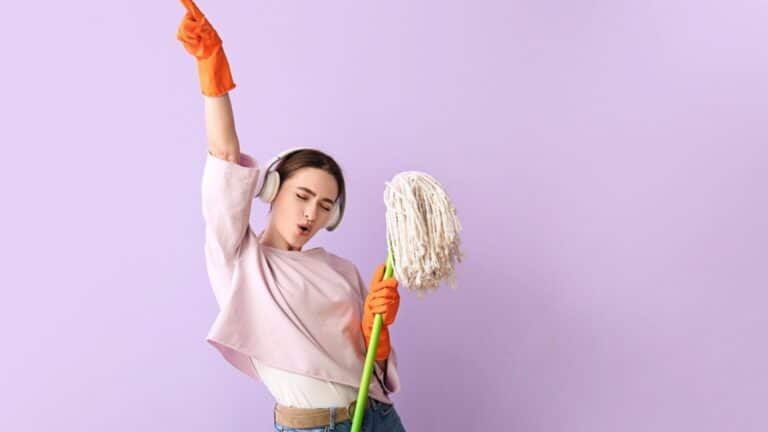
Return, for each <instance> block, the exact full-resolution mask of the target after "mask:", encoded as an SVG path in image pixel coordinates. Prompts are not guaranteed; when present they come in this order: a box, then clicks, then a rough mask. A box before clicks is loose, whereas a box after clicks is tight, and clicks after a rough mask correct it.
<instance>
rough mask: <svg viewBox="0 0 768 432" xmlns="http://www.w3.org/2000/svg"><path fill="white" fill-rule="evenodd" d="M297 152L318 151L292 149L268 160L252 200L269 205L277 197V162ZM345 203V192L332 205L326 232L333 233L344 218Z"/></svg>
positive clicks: (304, 148) (278, 187) (278, 185)
mask: <svg viewBox="0 0 768 432" xmlns="http://www.w3.org/2000/svg"><path fill="white" fill-rule="evenodd" d="M299 150H315V151H320V150H318V149H314V148H311V147H294V148H291V149H288V150H285V151H283V152H281V153H280V154H279V155H277V156H275V157H274V158H272V159H270V161H269V162H268V163H267V166H266V168H265V169H264V170H262V173H261V174H259V177H261V179H262V181H261V186H259V187H257V188H256V194H255V195H254V197H253V198H254V199H256V197H259V199H261V200H262V201H264V202H265V203H271V202H272V200H274V199H275V196H277V191H278V190H279V189H280V173H279V172H277V168H278V167H279V166H280V164H279V162H281V161H282V160H284V159H287V158H288V157H289V156H290V155H292V154H293V153H295V152H297V151H299ZM346 201H347V199H346V192H342V194H341V196H340V197H339V198H338V199H337V200H336V202H335V203H334V204H333V208H332V209H331V217H330V219H329V220H328V224H327V225H326V226H325V229H327V230H328V231H333V230H335V229H336V227H338V226H339V224H340V223H341V218H342V217H343V216H344V205H345V203H346Z"/></svg>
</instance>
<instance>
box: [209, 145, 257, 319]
mask: <svg viewBox="0 0 768 432" xmlns="http://www.w3.org/2000/svg"><path fill="white" fill-rule="evenodd" d="M258 177H259V167H258V164H257V162H256V161H255V160H254V159H253V158H252V157H251V156H250V155H248V154H245V153H240V163H239V164H237V163H234V162H230V161H227V160H224V159H220V158H218V157H216V156H214V155H212V154H211V153H210V152H208V154H207V156H206V160H205V168H204V170H203V179H202V211H203V220H204V221H205V256H206V263H207V265H208V272H209V277H210V278H211V283H212V285H213V290H214V294H215V295H216V299H217V301H218V302H219V304H220V305H221V304H222V301H223V300H224V299H225V295H226V292H225V291H226V290H227V289H229V282H230V281H231V276H232V269H233V265H234V262H235V258H236V257H237V255H238V252H239V248H240V243H241V242H242V240H243V238H244V237H245V234H246V232H247V228H248V224H249V218H250V213H251V205H252V201H253V196H254V193H255V188H256V182H257V181H258Z"/></svg>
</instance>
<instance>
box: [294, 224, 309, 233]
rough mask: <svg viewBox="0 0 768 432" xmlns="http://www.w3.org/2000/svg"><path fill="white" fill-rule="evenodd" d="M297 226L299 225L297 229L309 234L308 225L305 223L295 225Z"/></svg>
mask: <svg viewBox="0 0 768 432" xmlns="http://www.w3.org/2000/svg"><path fill="white" fill-rule="evenodd" d="M297 226H298V227H299V231H300V232H301V233H302V234H309V231H310V230H309V227H308V226H305V225H297Z"/></svg>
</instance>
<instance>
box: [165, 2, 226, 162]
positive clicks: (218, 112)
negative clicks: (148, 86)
mask: <svg viewBox="0 0 768 432" xmlns="http://www.w3.org/2000/svg"><path fill="white" fill-rule="evenodd" d="M181 3H182V5H183V6H184V8H185V9H186V14H185V15H184V18H183V19H182V21H181V25H179V29H178V32H177V34H176V38H177V39H178V40H180V41H181V42H182V44H183V45H184V48H185V49H186V50H187V52H189V53H190V54H192V55H193V56H194V57H195V58H196V59H197V71H198V77H199V79H200V88H201V90H202V93H203V95H204V100H205V127H206V135H207V138H208V152H209V153H210V154H212V155H213V156H216V157H218V158H220V159H224V160H228V161H231V162H235V163H239V162H240V144H239V142H238V140H237V132H236V131H235V121H234V116H233V114H232V103H231V101H230V99H229V91H230V90H232V89H233V88H235V83H234V81H233V80H232V72H231V71H230V69H229V62H228V61H227V57H226V55H225V54H224V47H223V43H222V40H221V38H220V37H219V35H218V33H217V32H216V30H215V29H214V28H213V26H212V25H211V23H210V22H209V21H208V19H207V18H206V16H205V15H204V14H203V13H202V11H200V9H199V8H198V7H197V5H195V3H194V2H193V1H192V0H181Z"/></svg>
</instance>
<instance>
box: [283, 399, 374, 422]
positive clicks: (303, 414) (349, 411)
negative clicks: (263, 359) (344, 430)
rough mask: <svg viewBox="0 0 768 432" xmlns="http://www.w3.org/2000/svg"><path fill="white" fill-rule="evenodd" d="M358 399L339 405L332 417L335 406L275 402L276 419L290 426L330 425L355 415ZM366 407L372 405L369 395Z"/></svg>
mask: <svg viewBox="0 0 768 432" xmlns="http://www.w3.org/2000/svg"><path fill="white" fill-rule="evenodd" d="M356 405H357V400H354V401H352V402H350V404H349V405H348V406H346V407H337V408H335V410H336V415H335V416H334V418H333V419H331V415H332V412H333V411H332V410H333V409H334V408H295V407H287V406H285V405H280V404H275V421H276V422H277V423H278V424H280V425H282V426H285V427H288V428H296V429H300V428H315V427H322V426H328V425H330V424H331V423H334V424H335V423H341V422H343V421H346V420H351V419H352V418H353V417H354V415H355V406H356ZM365 406H366V408H369V407H370V406H371V398H370V397H368V399H367V400H366V404H365Z"/></svg>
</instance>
